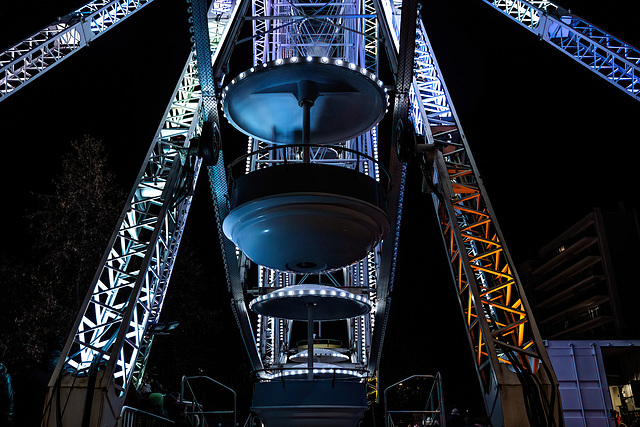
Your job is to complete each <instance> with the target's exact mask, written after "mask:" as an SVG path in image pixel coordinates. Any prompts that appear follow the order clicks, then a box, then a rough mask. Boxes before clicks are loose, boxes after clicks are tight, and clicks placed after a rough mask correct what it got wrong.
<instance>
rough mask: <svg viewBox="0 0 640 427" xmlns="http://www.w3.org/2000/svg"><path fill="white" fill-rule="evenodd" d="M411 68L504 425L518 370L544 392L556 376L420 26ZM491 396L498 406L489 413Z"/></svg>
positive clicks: (438, 189) (474, 326) (448, 234)
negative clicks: (538, 385) (536, 381)
mask: <svg viewBox="0 0 640 427" xmlns="http://www.w3.org/2000/svg"><path fill="white" fill-rule="evenodd" d="M415 71H416V75H415V79H414V85H413V87H414V90H415V92H416V93H415V96H414V97H413V98H412V101H413V103H412V117H414V119H415V122H414V124H415V125H416V128H417V130H422V131H423V135H425V137H426V139H427V142H429V144H428V145H427V147H430V151H429V152H425V153H423V154H422V156H423V157H422V160H423V172H424V173H425V174H426V175H427V178H428V180H429V181H430V182H431V183H432V187H433V188H432V190H433V197H432V198H433V203H434V206H435V210H436V213H437V216H438V219H439V223H440V226H441V232H442V236H443V240H444V244H445V247H446V250H447V255H448V259H449V262H450V267H451V272H452V276H453V279H454V283H455V285H456V290H457V294H458V298H459V302H460V307H461V309H462V313H463V317H464V321H465V325H466V329H467V333H468V336H469V342H470V345H471V348H472V349H473V353H474V359H475V362H476V369H477V372H478V375H479V377H480V380H481V387H482V390H483V392H484V396H485V402H486V404H487V406H488V411H489V413H494V419H493V420H492V421H493V422H494V423H495V424H501V423H502V422H504V424H505V425H507V422H508V421H507V420H511V421H514V422H515V420H521V419H522V418H521V417H522V411H520V409H522V406H521V404H520V399H521V392H520V391H517V392H515V393H513V392H511V393H510V392H508V389H510V388H511V387H515V388H517V389H518V390H519V389H520V388H521V387H523V385H522V384H521V383H520V381H519V378H520V376H522V375H532V376H535V377H536V378H537V379H538V381H540V383H541V384H544V387H546V391H545V393H549V390H550V389H552V388H553V387H556V386H555V385H554V384H555V381H556V380H555V377H554V375H553V373H552V372H551V371H550V366H551V365H550V361H549V359H548V356H547V354H546V351H545V349H544V345H543V342H542V339H541V338H540V334H539V332H538V330H537V326H536V324H535V321H534V319H533V317H532V315H531V309H530V307H529V304H528V302H527V299H526V296H525V294H524V290H523V288H522V285H521V284H520V282H519V279H518V277H517V275H516V272H515V268H514V267H513V262H512V260H511V258H510V256H509V253H508V251H507V248H506V246H505V245H504V242H503V238H502V234H501V232H500V229H499V227H498V224H497V221H496V218H495V214H494V212H493V209H492V208H491V204H490V203H489V199H488V198H487V196H486V191H485V189H484V186H483V184H482V182H481V180H480V178H479V174H478V170H477V167H476V165H475V162H474V160H473V157H472V155H471V152H470V151H469V146H468V144H467V141H466V138H465V136H464V134H463V132H462V129H461V127H460V124H459V123H458V119H457V116H456V114H455V110H454V109H453V105H452V103H451V100H450V97H449V94H448V91H447V89H446V86H445V84H444V81H443V80H442V75H441V73H440V70H439V67H438V64H437V61H436V59H435V57H434V56H433V53H432V49H431V46H430V43H429V39H428V37H427V36H426V33H425V31H424V27H423V26H422V25H419V26H418V32H417V38H416V70H415ZM420 116H421V117H420ZM543 366H544V367H546V369H541V367H543ZM497 400H501V405H500V406H499V407H500V408H502V411H496V412H494V411H493V408H491V407H490V406H492V404H493V403H495V402H496V401H497ZM514 408H516V409H515V411H516V412H517V413H516V414H515V415H514V414H513V411H514ZM517 408H519V409H517ZM511 417H515V418H511ZM517 417H520V418H519V419H518V418H517Z"/></svg>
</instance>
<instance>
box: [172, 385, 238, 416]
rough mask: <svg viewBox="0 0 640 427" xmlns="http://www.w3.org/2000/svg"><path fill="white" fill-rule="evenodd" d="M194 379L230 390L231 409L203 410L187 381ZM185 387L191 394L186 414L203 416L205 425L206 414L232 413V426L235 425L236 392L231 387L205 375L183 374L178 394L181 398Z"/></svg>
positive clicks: (183, 395) (183, 397)
mask: <svg viewBox="0 0 640 427" xmlns="http://www.w3.org/2000/svg"><path fill="white" fill-rule="evenodd" d="M194 379H203V380H206V381H209V382H212V383H214V384H215V385H217V386H220V387H222V388H223V389H225V390H226V391H228V392H230V393H231V394H232V395H233V410H226V411H222V410H216V411H205V410H202V409H201V408H202V405H201V404H200V403H199V402H198V400H197V399H196V395H195V392H194V391H193V388H192V387H191V384H190V383H189V381H190V380H194ZM185 387H186V389H187V390H188V391H189V393H190V394H191V402H192V410H190V411H189V410H187V415H188V416H191V415H200V416H202V418H203V425H204V426H206V425H207V421H206V416H207V415H232V416H233V424H232V425H233V426H234V427H235V425H236V401H237V396H236V392H235V391H233V390H232V389H231V388H229V387H227V386H226V385H224V384H222V383H221V382H218V381H216V380H214V379H213V378H211V377H207V376H204V375H198V376H193V377H187V376H183V377H182V385H181V390H180V395H181V396H182V399H183V400H184V399H185Z"/></svg>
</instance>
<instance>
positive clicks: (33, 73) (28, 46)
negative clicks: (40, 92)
mask: <svg viewBox="0 0 640 427" xmlns="http://www.w3.org/2000/svg"><path fill="white" fill-rule="evenodd" d="M152 1H153V0H112V1H105V0H94V1H92V2H90V3H87V4H86V5H84V6H82V7H81V8H79V9H77V10H75V11H73V12H71V13H70V14H68V15H66V16H65V17H63V18H60V20H59V21H58V22H54V23H52V24H51V25H48V26H46V27H45V28H43V29H42V30H40V31H38V32H36V33H34V34H32V35H31V36H29V37H27V38H26V39H24V40H22V41H20V42H19V43H17V44H15V45H14V46H11V47H10V48H8V49H6V50H5V51H4V52H2V53H0V102H1V101H3V100H4V99H6V98H8V97H9V95H12V94H13V93H15V92H16V91H17V90H18V89H20V88H21V87H23V86H25V85H26V84H27V83H30V82H31V81H33V79H35V78H36V77H39V76H40V75H42V74H43V73H44V72H45V71H47V70H48V69H50V68H51V67H53V66H55V65H57V64H59V63H60V62H62V61H63V60H65V59H67V58H68V57H69V56H71V55H72V54H74V53H76V52H77V51H79V50H80V49H82V48H83V47H85V46H87V45H88V44H89V43H91V41H93V40H94V39H96V38H97V37H99V36H101V35H102V34H104V33H105V32H106V31H107V30H110V29H111V28H113V27H114V26H115V25H116V24H118V23H120V22H122V21H123V20H124V19H125V18H127V17H129V16H131V15H132V14H133V13H135V12H137V11H138V10H140V9H142V8H143V7H144V6H147V5H148V4H150V3H151V2H152Z"/></svg>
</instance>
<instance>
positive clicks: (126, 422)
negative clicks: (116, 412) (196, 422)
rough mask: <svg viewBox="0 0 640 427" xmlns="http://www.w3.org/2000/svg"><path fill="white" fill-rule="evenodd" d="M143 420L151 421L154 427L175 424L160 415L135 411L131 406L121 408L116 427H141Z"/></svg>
mask: <svg viewBox="0 0 640 427" xmlns="http://www.w3.org/2000/svg"><path fill="white" fill-rule="evenodd" d="M145 419H146V420H153V426H154V427H164V426H171V425H175V422H173V421H171V420H169V419H167V418H164V417H162V416H160V415H156V414H152V413H150V412H145V411H141V410H140V409H136V408H133V407H131V406H123V407H122V410H121V411H120V417H119V418H118V427H134V426H136V427H137V426H140V425H143V424H142V421H143V420H145Z"/></svg>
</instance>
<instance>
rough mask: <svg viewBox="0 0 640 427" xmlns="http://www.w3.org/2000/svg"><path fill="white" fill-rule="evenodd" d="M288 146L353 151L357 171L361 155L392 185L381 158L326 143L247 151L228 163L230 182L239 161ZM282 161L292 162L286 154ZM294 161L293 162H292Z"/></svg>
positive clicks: (284, 147) (284, 162)
mask: <svg viewBox="0 0 640 427" xmlns="http://www.w3.org/2000/svg"><path fill="white" fill-rule="evenodd" d="M287 148H331V149H334V150H339V151H346V152H348V153H352V154H355V155H356V160H357V162H356V169H355V170H356V171H358V172H359V167H358V166H357V165H358V164H359V163H360V157H362V158H364V159H366V160H369V161H371V162H373V163H375V164H377V165H378V168H379V169H380V170H381V171H382V172H383V173H384V175H385V177H386V178H387V182H388V183H389V186H391V175H389V172H388V171H387V169H386V168H385V167H384V166H383V165H382V163H380V161H379V160H377V159H375V158H373V157H371V156H369V155H367V154H364V153H361V152H360V151H357V150H354V149H352V148H347V147H341V146H339V145H326V144H324V145H323V144H287V145H281V146H272V147H266V148H261V149H259V150H255V151H251V152H249V153H245V154H243V155H241V156H240V157H237V158H236V159H234V160H233V161H232V162H230V163H229V164H228V165H227V177H228V178H229V182H230V183H231V182H232V181H233V167H234V166H236V165H237V164H238V163H240V162H242V161H244V160H246V159H247V158H249V157H251V156H254V155H259V154H265V153H268V152H269V151H276V150H284V149H287ZM340 160H349V159H340ZM281 162H282V163H283V164H287V163H289V162H291V161H290V160H287V158H286V156H284V157H283V159H282V160H281ZM292 163H293V162H292ZM300 163H302V160H301V161H300Z"/></svg>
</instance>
